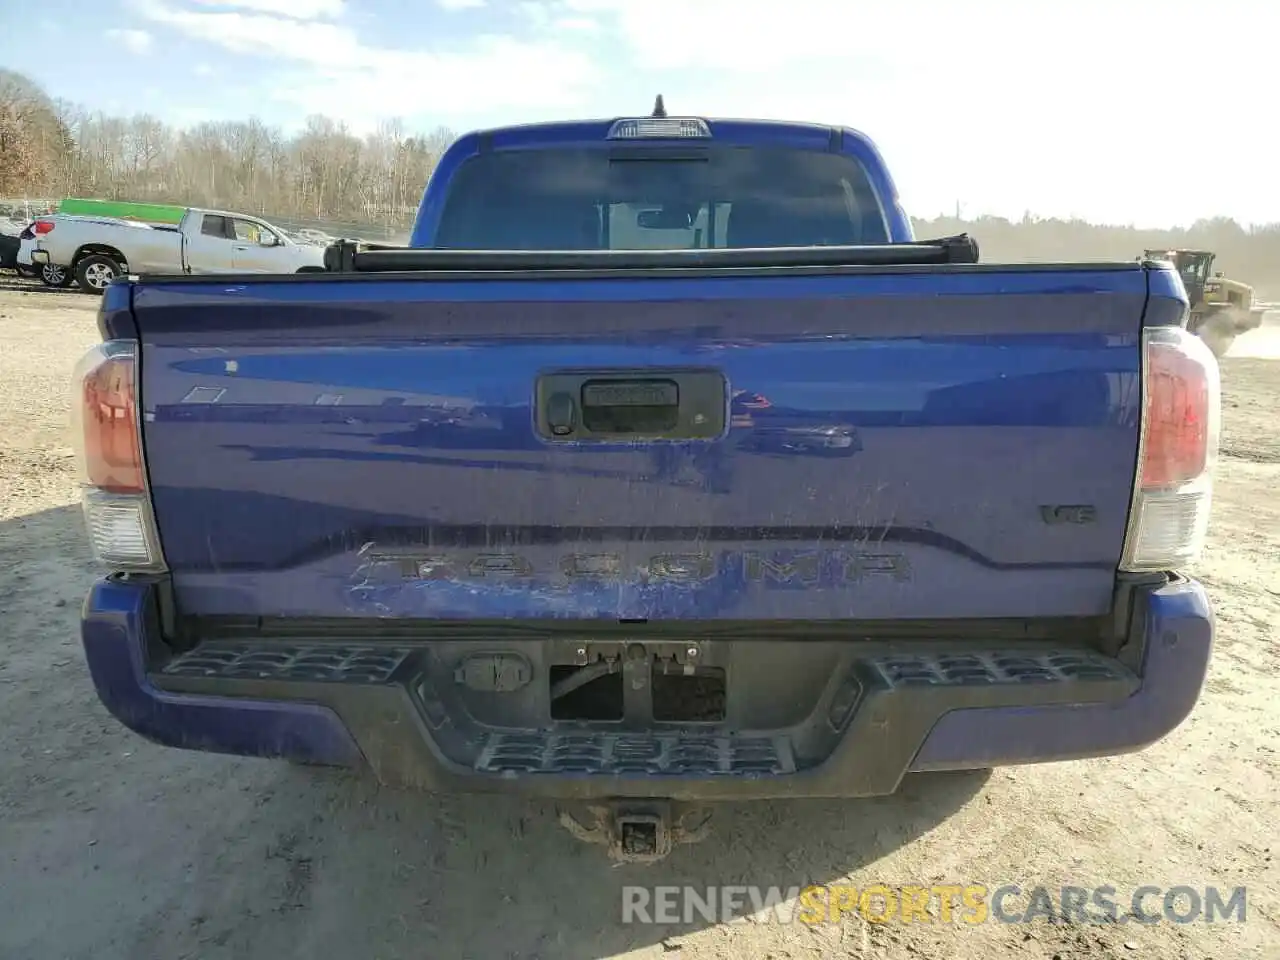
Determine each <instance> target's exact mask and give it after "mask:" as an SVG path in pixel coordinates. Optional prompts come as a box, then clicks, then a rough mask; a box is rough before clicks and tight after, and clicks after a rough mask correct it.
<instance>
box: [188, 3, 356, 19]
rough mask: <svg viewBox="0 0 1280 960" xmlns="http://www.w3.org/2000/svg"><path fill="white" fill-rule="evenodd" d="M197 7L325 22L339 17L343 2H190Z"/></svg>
mask: <svg viewBox="0 0 1280 960" xmlns="http://www.w3.org/2000/svg"><path fill="white" fill-rule="evenodd" d="M191 2H192V3H194V4H195V5H196V6H199V7H221V8H226V9H232V10H249V11H252V12H254V13H268V14H273V15H275V16H278V17H288V18H290V19H292V20H325V19H330V18H333V17H338V16H341V14H342V4H343V0H191Z"/></svg>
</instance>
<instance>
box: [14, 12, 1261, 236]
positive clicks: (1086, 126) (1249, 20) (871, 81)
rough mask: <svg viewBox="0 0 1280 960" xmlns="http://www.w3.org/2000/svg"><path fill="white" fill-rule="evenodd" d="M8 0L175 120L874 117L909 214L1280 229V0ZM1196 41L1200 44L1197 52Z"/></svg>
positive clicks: (26, 36)
mask: <svg viewBox="0 0 1280 960" xmlns="http://www.w3.org/2000/svg"><path fill="white" fill-rule="evenodd" d="M74 6H75V7H76V10H75V15H74V16H63V17H58V18H57V19H56V20H55V19H54V18H52V17H51V16H49V15H46V14H45V13H44V11H45V10H46V9H49V8H45V7H43V6H42V5H39V4H35V5H33V4H30V3H29V2H27V0H0V65H3V66H6V67H9V68H12V69H17V70H21V71H23V72H25V73H27V74H29V75H30V76H32V77H33V78H34V79H36V80H38V81H39V82H40V83H42V84H43V85H44V86H45V88H46V89H47V90H48V91H49V93H50V94H51V95H53V96H55V97H62V98H66V99H68V100H73V101H76V102H79V103H81V104H83V105H85V106H87V107H89V108H91V109H100V110H104V111H108V112H113V113H143V112H145V113H151V114H153V115H156V116H159V117H161V118H162V119H165V120H167V121H169V122H171V123H174V124H178V125H190V124H193V123H197V122H200V121H203V120H216V119H243V118H245V117H248V116H250V115H256V116H258V117H260V118H262V119H263V120H265V121H267V122H270V123H273V124H277V125H279V126H282V127H284V128H286V129H296V128H298V127H300V126H301V125H302V123H303V122H304V120H305V117H306V116H307V115H308V114H310V113H326V114H328V115H330V116H333V117H335V118H338V119H341V120H343V121H345V122H346V123H347V124H348V125H349V126H350V127H351V128H352V129H353V130H354V131H355V132H367V131H370V130H372V129H374V128H375V127H376V126H377V124H378V122H379V121H380V120H382V119H385V118H390V117H400V118H402V119H403V120H404V121H405V123H406V125H407V126H408V127H409V128H410V129H417V130H421V131H423V132H430V131H432V130H434V129H436V128H437V127H440V126H445V127H448V128H450V129H451V130H454V131H455V132H463V131H465V130H469V129H474V128H477V127H488V126H496V125H502V124H509V123H520V122H524V121H530V120H554V119H574V118H582V117H615V116H627V115H636V114H639V115H643V114H645V113H647V112H648V111H649V110H650V109H651V108H652V105H653V100H654V96H655V95H656V94H658V93H662V94H663V95H664V97H665V100H666V104H667V109H668V111H669V112H670V113H671V114H673V115H675V114H689V115H699V116H708V117H717V116H719V117H746V118H762V119H781V120H803V121H811V122H818V123H829V124H833V125H843V126H851V127H854V128H856V129H859V130H861V131H863V132H864V133H866V134H868V135H869V136H870V137H871V138H872V139H873V140H875V141H876V143H877V144H878V145H879V146H880V149H881V151H882V153H883V154H884V156H885V158H886V160H887V162H888V163H889V165H890V168H891V170H892V171H893V174H894V177H895V179H896V180H897V183H898V187H899V190H900V192H901V194H902V198H903V202H904V205H905V206H906V207H907V209H908V210H909V211H910V212H911V213H914V214H917V215H919V216H934V215H936V214H938V213H954V212H956V211H957V209H958V210H959V211H960V212H961V213H963V214H964V215H965V216H967V217H973V216H977V215H981V214H994V215H998V216H1005V217H1009V218H1013V219H1016V218H1020V217H1022V216H1023V215H1024V214H1025V213H1028V212H1030V213H1032V214H1035V215H1039V216H1057V217H1073V216H1074V217H1080V218H1083V219H1086V220H1091V221H1094V222H1103V223H1120V224H1133V225H1136V226H1140V227H1161V226H1173V225H1187V224H1190V223H1191V222H1192V221H1194V220H1196V219H1198V218H1202V217H1213V216H1229V217H1233V218H1235V219H1236V220H1238V221H1240V222H1242V223H1246V224H1248V223H1270V222H1280V176H1277V174H1278V173H1280V165H1278V164H1277V162H1276V159H1275V158H1276V157H1277V156H1280V142H1277V141H1280V122H1278V121H1277V117H1278V116H1280V111H1278V110H1277V102H1278V101H1280V70H1278V69H1277V68H1276V67H1275V66H1274V65H1273V64H1272V63H1271V62H1270V61H1271V56H1272V55H1271V51H1272V50H1274V49H1275V46H1276V44H1277V41H1278V40H1280V4H1275V3H1271V2H1268V0H1217V2H1216V4H1209V3H1204V2H1203V0H1201V2H1187V0H1162V2H1161V3H1157V4H1152V3H1149V2H1146V0H1110V2H1102V0H1075V2H1061V0H907V2H903V3H901V4H899V5H896V6H894V5H892V4H889V3H888V2H886V0H875V2H870V0H737V2H731V0H95V2H94V3H77V4H74ZM1192 51H1194V56H1192V53H1191V52H1192Z"/></svg>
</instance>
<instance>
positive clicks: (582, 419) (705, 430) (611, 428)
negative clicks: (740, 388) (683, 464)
mask: <svg viewBox="0 0 1280 960" xmlns="http://www.w3.org/2000/svg"><path fill="white" fill-rule="evenodd" d="M536 402H537V425H538V431H539V433H541V434H542V435H543V436H544V437H547V438H548V439H551V440H561V441H564V440H573V441H581V440H593V439H594V440H609V439H612V440H615V441H616V440H711V439H715V438H717V437H719V436H721V435H723V433H724V430H725V426H726V423H727V410H728V402H727V396H726V384H725V378H724V375H723V374H722V373H720V372H719V371H717V370H677V371H655V370H652V369H645V370H643V371H612V370H611V371H582V372H577V371H574V372H568V371H566V372H564V373H552V374H546V375H544V376H542V377H540V378H539V379H538V385H537V401H536Z"/></svg>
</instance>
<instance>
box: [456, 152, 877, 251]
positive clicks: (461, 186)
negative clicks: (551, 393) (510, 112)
mask: <svg viewBox="0 0 1280 960" xmlns="http://www.w3.org/2000/svg"><path fill="white" fill-rule="evenodd" d="M642 157H643V159H641V158H642ZM887 242H889V235H888V228H887V227H886V225H885V218H884V212H883V210H882V208H881V206H880V203H879V200H878V198H877V197H876V193H875V190H874V189H873V188H872V186H871V184H870V182H869V181H868V179H867V175H866V171H865V170H864V169H863V168H862V165H861V164H860V163H858V161H857V160H855V159H853V158H852V157H848V156H844V155H842V154H834V153H820V152H817V151H811V150H795V149H786V148H776V147H713V148H701V149H697V148H681V149H679V150H676V151H665V152H664V151H663V149H662V148H651V149H649V150H646V151H637V150H635V148H632V149H631V151H630V152H628V151H626V150H623V149H618V150H608V149H578V150H546V149H544V150H511V151H495V152H493V153H488V154H482V155H480V156H477V157H472V158H471V159H469V160H467V161H466V162H465V163H463V164H462V165H461V166H460V167H459V169H458V172H457V173H456V174H455V175H454V177H453V179H452V182H451V183H450V187H449V192H448V194H447V196H446V199H445V206H444V211H443V213H442V216H441V221H440V227H439V230H438V231H437V234H436V246H437V247H440V248H447V249H455V250H689V249H708V248H717V247H720V248H723V247H804V246H835V245H841V244H875V243H887Z"/></svg>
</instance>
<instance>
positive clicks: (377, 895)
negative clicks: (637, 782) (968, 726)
mask: <svg viewBox="0 0 1280 960" xmlns="http://www.w3.org/2000/svg"><path fill="white" fill-rule="evenodd" d="M0 287H4V288H7V289H0V418H2V419H0V423H2V426H0V557H2V558H4V560H5V563H4V564H3V568H0V613H2V614H4V620H3V622H4V624H5V630H4V632H3V634H0V729H2V730H3V731H4V736H3V737H2V738H0V957H3V958H6V960H9V958H12V960H25V958H31V960H54V958H81V957H84V958H89V957H92V958H95V960H114V958H122V960H123V958H129V960H138V958H151V957H156V958H166V960H171V958H179V957H199V958H219V960H220V958H233V957H234V958H246V960H253V958H264V960H265V958H268V957H312V956H315V955H319V954H324V955H327V956H331V957H334V958H338V960H347V958H351V960H357V958H359V960H365V958H369V960H373V958H398V957H418V958H426V957H431V958H437V957H438V958H448V957H476V958H490V957H543V958H565V960H587V958H592V960H594V958H604V957H615V956H624V955H625V956H629V957H658V956H663V957H669V956H670V957H684V958H690V960H694V958H711V957H728V956H733V957H744V958H748V960H765V958H784V957H809V956H815V957H816V956H823V957H864V956H865V957H870V956H875V957H887V958H900V957H901V958H906V957H911V958H921V957H946V958H979V957H1006V956H1007V957H1017V958H1045V960H1048V958H1060V960H1069V958H1077V957H1089V958H1104V957H1125V958H1132V957H1144V958H1159V960H1170V958H1178V957H1187V958H1196V960H1200V958H1209V957H1215V958H1222V960H1228V958H1238V957H1265V956H1270V957H1280V900H1278V899H1277V893H1276V890H1277V884H1278V882H1280V866H1278V863H1280V861H1278V860H1277V858H1276V856H1275V854H1276V853H1277V852H1280V851H1278V850H1277V849H1276V848H1277V847H1280V829H1277V826H1276V824H1277V823H1278V822H1280V757H1278V756H1277V752H1276V751H1277V746H1276V745H1277V741H1278V740H1280V646H1278V645H1277V640H1278V639H1280V636H1278V634H1277V627H1276V623H1277V615H1278V614H1280V499H1278V492H1277V491H1278V488H1280V430H1278V429H1277V410H1278V407H1280V363H1277V362H1276V360H1280V326H1272V327H1269V328H1264V329H1262V330H1260V331H1256V332H1254V333H1251V334H1249V335H1248V336H1247V337H1245V338H1242V339H1241V340H1240V341H1238V342H1237V344H1236V346H1235V348H1234V350H1233V356H1232V357H1231V358H1230V359H1227V360H1226V361H1224V363H1223V382H1224V388H1225V391H1226V436H1225V440H1224V444H1223V453H1224V456H1223V461H1222V463H1221V467H1220V473H1219V482H1218V487H1217V494H1216V501H1215V507H1214V512H1215V519H1214V522H1213V528H1212V537H1211V543H1210V547H1209V550H1208V552H1207V555H1206V557H1205V559H1204V561H1203V562H1202V563H1201V565H1200V568H1199V570H1198V571H1196V572H1197V574H1198V575H1200V576H1201V577H1202V578H1203V579H1204V580H1205V582H1206V583H1207V584H1208V585H1209V587H1210V589H1211V591H1212V592H1213V595H1214V600H1215V603H1216V610H1217V613H1218V617H1219V629H1220V632H1219V646H1218V649H1217V652H1216V654H1215V660H1214V664H1213V669H1212V673H1211V676H1210V679H1209V682H1208V687H1207V689H1206V691H1205V693H1204V696H1203V698H1202V700H1201V702H1200V705H1199V707H1198V708H1197V709H1196V711H1195V713H1194V714H1193V715H1192V717H1191V718H1190V719H1189V720H1188V721H1187V722H1186V723H1185V724H1184V725H1183V726H1182V727H1181V728H1180V729H1179V730H1177V731H1176V732H1175V733H1174V734H1173V735H1171V736H1170V737H1169V738H1167V739H1166V740H1165V741H1163V742H1162V743H1160V744H1158V745H1156V746H1155V747H1153V748H1151V749H1150V750H1147V751H1146V752H1144V753H1141V754H1136V755H1133V756H1128V757H1121V758H1116V759H1111V760H1100V761H1091V762H1085V763H1072V764H1057V765H1050V766H1042V767H1034V768H1017V769H1010V770H998V771H996V772H995V773H994V774H993V775H991V776H990V778H987V777H983V776H968V775H965V776H959V777H940V778H927V779H923V780H920V781H916V782H912V783H911V784H909V785H908V786H907V787H906V788H905V789H904V791H903V792H902V793H901V794H900V795H899V796H897V797H894V798H888V799H882V800H875V801H859V802H846V803H825V802H823V803H777V804H765V805H756V806H748V807H739V808H733V807H730V808H725V809H723V810H721V811H720V812H719V813H718V815H717V818H716V821H715V832H714V833H713V835H712V836H711V838H710V839H708V840H706V841H705V842H703V843H701V844H697V845H694V846H687V847H682V848H678V849H677V851H676V853H675V854H674V855H673V856H672V857H671V858H670V859H669V860H668V861H666V862H664V863H662V864H659V865H657V866H654V867H649V868H640V867H623V868H613V867H611V866H610V865H609V864H608V863H607V861H606V860H605V859H604V857H603V855H602V853H601V851H600V850H599V849H598V848H594V847H589V846H586V845H584V844H580V843H578V842H577V841H575V840H573V839H572V838H571V837H570V836H569V835H568V834H567V833H566V832H565V831H563V830H562V829H561V828H560V827H559V826H558V825H557V824H556V823H555V822H554V819H553V817H552V815H551V811H550V810H548V809H546V808H544V807H542V806H539V805H532V804H522V803H516V802H512V801H506V800H501V799H490V798H465V799H451V798H444V799H441V798H435V797H431V796H427V795H422V794H412V793H402V792H395V791H389V790H382V789H380V788H378V787H377V786H375V785H373V784H372V783H370V782H368V781H366V780H364V779H362V778H360V777H356V776H351V775H347V774H343V773H337V772H330V771H315V770H305V769H300V768H294V767H291V766H289V765H287V764H280V763H272V762H264V761H250V760H236V759H229V758H221V757H214V756H206V755H201V754H194V753H184V752H179V751H173V750H166V749H162V748H160V747H155V746H152V745H150V744H148V743H146V742H144V741H142V740H141V739H139V738H137V737H135V736H134V735H133V734H131V733H130V732H128V731H126V730H125V729H124V728H123V727H121V726H119V725H118V724H117V723H116V722H115V721H114V720H112V719H111V718H110V717H109V716H108V715H107V714H106V712H105V711H104V710H103V709H102V708H101V707H100V706H99V704H98V701H97V699H96V697H95V695H94V693H93V690H92V687H91V685H90V682H89V678H88V675H87V673H86V671H85V669H84V665H83V659H82V656H81V652H80V648H79V641H78V637H77V634H76V616H77V610H78V607H79V604H80V601H81V599H82V597H83V595H84V593H85V590H86V588H87V586H88V584H89V582H90V580H91V578H92V576H93V570H92V567H91V565H90V562H89V559H88V556H87V552H86V548H85V544H84V538H83V534H82V528H81V521H80V515H79V507H78V505H77V503H76V500H75V497H76V491H75V487H74V484H73V481H72V474H71V461H70V456H71V450H70V447H69V445H68V439H67V432H66V420H67V398H68V376H69V373H70V371H71V368H72V365H73V363H74V362H75V360H76V359H77V358H78V357H79V355H80V354H81V352H82V351H83V350H84V349H86V348H87V347H88V346H89V345H90V344H91V343H92V342H93V341H94V339H95V337H96V331H95V328H94V314H93V309H94V307H95V305H96V304H95V301H94V300H92V299H90V298H88V297H84V296H81V295H78V294H67V293H54V292H48V291H44V290H41V289H39V288H33V287H23V286H20V285H16V284H13V283H3V284H0ZM27 291H29V292H27ZM1267 357H1269V358H1271V359H1260V358H1267ZM840 881H844V882H849V883H852V884H855V885H857V886H859V887H864V886H866V885H868V884H874V883H888V884H898V883H931V882H948V881H950V882H961V883H974V882H977V883H986V884H989V885H992V886H995V885H998V884H1001V883H1006V882H1012V883H1018V884H1021V885H1022V886H1023V887H1024V888H1026V887H1031V886H1034V885H1036V884H1046V885H1050V886H1051V887H1056V886H1061V885H1062V884H1073V885H1079V886H1094V885H1101V884H1107V883H1110V884H1112V885H1114V886H1115V887H1117V888H1118V889H1119V890H1122V891H1127V890H1131V889H1132V888H1133V887H1136V886H1138V885H1141V884H1154V885H1160V886H1166V887H1167V886H1173V885H1177V884H1187V885H1190V886H1192V887H1198V888H1203V887H1205V886H1206V885H1211V884H1217V885H1220V886H1226V887H1234V886H1237V885H1242V884H1243V885H1247V886H1248V888H1249V902H1248V919H1247V922H1246V923H1244V924H1238V923H1223V922H1219V923H1216V924H1206V923H1193V924H1187V925H1179V924H1171V923H1162V924H1158V925H1154V926H1146V925H1136V924H1130V925H1124V926H1115V925H1089V924H1076V923H1071V922H1058V923H1047V922H1037V923H1035V924H1034V925H1021V926H1011V925H1000V924H996V923H987V924H984V925H981V926H979V927H969V926H964V925H961V924H954V925H942V924H933V925H929V926H908V927H903V926H884V925H870V924H866V923H865V922H863V921H862V920H859V919H856V918H855V917H854V916H852V915H850V916H848V917H847V918H846V920H845V922H844V923H843V924H840V925H827V926H821V927H817V928H813V929H810V928H808V927H806V926H805V925H803V924H794V925H780V924H776V923H770V924H753V923H743V924H734V925H729V926H719V927H709V926H707V925H706V924H704V923H695V924H692V925H689V926H681V927H663V928H659V927H652V926H648V927H646V926H635V925H632V926H623V925H622V924H621V923H620V922H619V916H620V903H621V895H620V889H619V888H620V887H621V886H623V885H624V884H628V883H639V884H644V885H658V884H676V883H692V884H695V885H698V886H706V885H708V884H732V883H753V884H762V885H770V884H775V885H779V886H782V887H787V886H791V885H797V884H798V885H804V884H806V883H810V882H840ZM1268 943H1269V944H1271V946H1270V947H1267V946H1266V944H1268Z"/></svg>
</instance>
